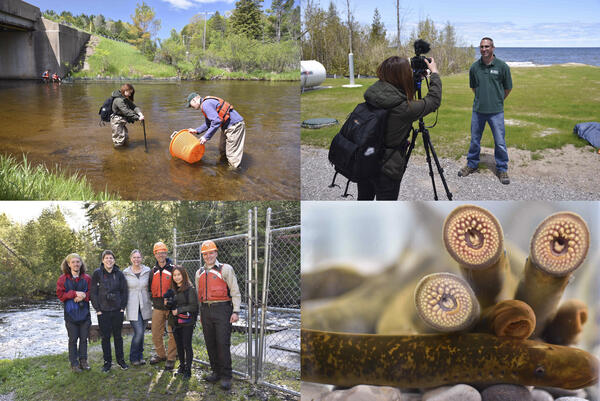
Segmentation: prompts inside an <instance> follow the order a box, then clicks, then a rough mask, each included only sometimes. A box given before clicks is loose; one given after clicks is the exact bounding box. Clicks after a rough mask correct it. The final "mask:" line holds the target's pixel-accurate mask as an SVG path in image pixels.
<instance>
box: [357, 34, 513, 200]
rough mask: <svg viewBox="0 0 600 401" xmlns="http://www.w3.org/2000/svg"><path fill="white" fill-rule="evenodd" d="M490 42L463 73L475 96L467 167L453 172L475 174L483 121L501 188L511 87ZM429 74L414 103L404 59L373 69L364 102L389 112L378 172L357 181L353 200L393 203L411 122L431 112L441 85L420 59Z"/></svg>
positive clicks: (430, 64) (505, 180)
mask: <svg viewBox="0 0 600 401" xmlns="http://www.w3.org/2000/svg"><path fill="white" fill-rule="evenodd" d="M494 49H495V47H494V41H493V40H492V39H491V38H489V37H484V38H483V39H481V42H480V45H479V50H480V54H481V58H480V59H479V60H477V61H475V62H474V63H473V65H472V66H471V68H470V70H469V86H470V87H471V89H472V90H473V93H474V94H475V98H474V100H473V114H472V118H471V144H470V147H469V151H468V154H467V165H466V166H464V167H463V168H461V169H460V171H459V172H458V175H459V177H466V176H468V175H469V174H472V173H474V172H476V171H477V169H478V166H479V154H480V150H481V145H480V143H481V137H482V134H483V130H484V128H485V123H486V122H487V123H488V124H489V126H490V128H491V130H492V134H493V137H494V144H495V145H494V157H495V160H496V174H497V176H498V178H499V180H500V182H501V183H502V184H509V183H510V179H509V177H508V150H507V147H506V141H505V128H504V99H506V97H507V96H508V94H509V93H510V91H511V89H512V78H511V74H510V68H509V67H508V65H507V64H506V63H505V62H504V61H502V60H500V59H498V58H496V56H495V55H494ZM424 61H425V63H426V64H427V67H428V69H429V71H430V74H431V75H430V81H431V82H430V86H429V92H428V93H427V95H426V96H425V97H424V98H423V99H415V92H416V91H415V82H414V78H413V71H412V68H411V64H410V61H409V60H408V59H407V58H402V57H398V56H393V57H389V58H388V59H386V60H384V61H383V63H381V65H380V66H379V67H378V69H377V77H378V78H379V80H378V81H377V82H375V83H374V84H373V85H372V86H370V87H369V88H368V89H367V90H366V92H365V94H364V98H365V100H366V102H367V103H369V104H371V105H373V106H375V107H377V108H381V109H387V110H389V112H388V115H387V124H386V130H385V135H384V147H385V152H384V155H383V162H382V168H381V171H380V173H379V174H378V175H377V176H376V177H373V178H369V179H366V180H362V181H359V182H358V183H357V187H358V197H357V199H358V200H373V199H377V200H397V199H398V194H399V193H400V182H401V181H402V177H403V175H404V172H405V170H406V164H407V159H406V153H405V152H398V151H397V150H398V149H406V148H408V140H409V138H408V136H409V134H410V132H411V130H412V123H413V122H414V121H416V120H418V119H419V118H422V117H424V116H426V115H427V114H429V113H431V112H433V111H435V110H437V109H438V108H439V107H440V104H441V101H442V81H441V79H440V76H439V73H438V69H437V65H436V63H435V60H434V59H433V58H430V59H429V60H428V59H425V60H424Z"/></svg>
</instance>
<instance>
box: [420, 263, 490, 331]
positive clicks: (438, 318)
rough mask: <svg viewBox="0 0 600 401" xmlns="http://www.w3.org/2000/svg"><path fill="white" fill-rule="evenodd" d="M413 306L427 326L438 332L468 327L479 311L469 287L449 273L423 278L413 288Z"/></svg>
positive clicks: (472, 323)
mask: <svg viewBox="0 0 600 401" xmlns="http://www.w3.org/2000/svg"><path fill="white" fill-rule="evenodd" d="M415 307H416V309H417V312H418V313H419V316H420V317H421V319H422V320H423V321H424V322H425V323H426V324H427V325H428V326H430V327H432V328H434V329H435V330H438V331H442V332H451V331H461V330H466V329H468V328H470V327H472V326H473V325H474V324H475V323H476V321H477V319H478V318H479V311H480V309H479V303H478V302H477V298H476V297H475V293H474V292H473V290H472V289H471V287H469V284H467V282H465V281H464V280H463V279H462V278H460V277H458V276H456V275H454V274H451V273H434V274H430V275H427V276H425V277H423V278H422V279H421V281H419V284H417V287H416V288H415Z"/></svg>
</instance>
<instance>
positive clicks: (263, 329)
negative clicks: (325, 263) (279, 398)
mask: <svg viewBox="0 0 600 401" xmlns="http://www.w3.org/2000/svg"><path fill="white" fill-rule="evenodd" d="M289 223H290V219H289V216H283V215H277V214H275V215H273V216H271V214H270V210H269V211H268V212H267V219H266V229H265V253H264V255H265V256H264V262H265V263H264V266H265V268H264V271H263V282H262V286H263V290H262V294H261V296H262V299H261V304H260V305H261V309H260V340H259V353H258V356H259V357H258V360H257V361H258V362H257V372H258V378H259V381H260V382H261V383H263V384H265V385H269V386H273V387H276V388H279V389H281V390H284V391H287V392H290V393H293V394H296V393H297V392H298V390H297V387H296V383H297V382H299V381H300V286H299V283H300V225H299V224H297V225H287V224H289ZM297 223H300V219H299V216H298V219H297ZM283 224H286V226H282V225H283Z"/></svg>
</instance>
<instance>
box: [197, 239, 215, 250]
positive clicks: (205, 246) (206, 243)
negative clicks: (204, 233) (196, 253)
mask: <svg viewBox="0 0 600 401" xmlns="http://www.w3.org/2000/svg"><path fill="white" fill-rule="evenodd" d="M216 250H217V245H215V243H214V242H212V241H211V240H207V241H204V242H203V243H202V247H201V253H206V252H210V251H216Z"/></svg>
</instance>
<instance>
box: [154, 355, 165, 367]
mask: <svg viewBox="0 0 600 401" xmlns="http://www.w3.org/2000/svg"><path fill="white" fill-rule="evenodd" d="M166 360H167V357H164V358H161V357H160V356H158V355H154V356H153V357H152V358H150V365H156V364H157V363H160V362H162V361H166Z"/></svg>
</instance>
